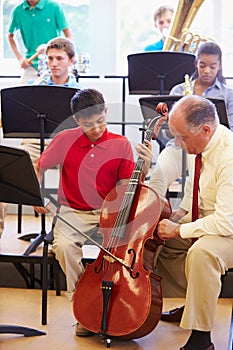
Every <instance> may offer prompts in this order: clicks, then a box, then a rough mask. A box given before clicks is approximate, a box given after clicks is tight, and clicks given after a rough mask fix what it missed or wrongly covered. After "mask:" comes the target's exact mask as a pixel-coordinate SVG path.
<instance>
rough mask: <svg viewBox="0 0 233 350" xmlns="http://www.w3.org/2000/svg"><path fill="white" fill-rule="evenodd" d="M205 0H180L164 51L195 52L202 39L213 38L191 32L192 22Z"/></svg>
mask: <svg viewBox="0 0 233 350" xmlns="http://www.w3.org/2000/svg"><path fill="white" fill-rule="evenodd" d="M203 2H204V0H179V3H178V6H177V10H176V13H175V16H174V17H173V21H172V24H171V29H170V31H169V34H168V36H167V37H166V39H165V42H164V46H163V51H183V52H189V53H195V51H196V50H197V48H198V45H199V43H200V42H201V41H207V40H212V39H208V38H204V37H201V36H200V35H198V34H193V33H191V32H190V27H191V24H192V22H193V20H194V17H195V16H196V14H197V11H198V10H199V8H200V7H201V5H202V3H203Z"/></svg>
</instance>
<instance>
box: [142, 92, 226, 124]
mask: <svg viewBox="0 0 233 350" xmlns="http://www.w3.org/2000/svg"><path fill="white" fill-rule="evenodd" d="M182 97H183V95H177V96H174V95H162V96H161V95H157V96H149V97H141V98H139V103H140V106H141V111H142V116H143V119H144V121H145V122H146V121H147V120H150V119H152V118H154V117H155V116H156V115H157V113H156V112H155V108H156V106H157V105H158V103H159V102H165V103H166V104H167V106H168V109H169V110H170V109H171V107H172V105H173V104H174V103H175V102H176V101H178V100H179V99H180V98H182ZM206 98H207V99H208V100H210V101H211V102H213V103H214V105H215V107H216V109H217V113H218V116H219V120H220V123H221V124H223V125H225V126H226V127H227V128H228V129H230V126H229V121H228V118H227V111H226V105H225V101H224V100H223V99H221V98H212V97H206Z"/></svg>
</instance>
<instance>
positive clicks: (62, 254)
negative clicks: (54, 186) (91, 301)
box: [52, 206, 100, 300]
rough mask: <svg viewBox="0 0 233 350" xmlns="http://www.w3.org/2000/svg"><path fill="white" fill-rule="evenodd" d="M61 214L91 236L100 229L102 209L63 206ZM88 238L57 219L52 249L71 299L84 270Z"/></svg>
mask: <svg viewBox="0 0 233 350" xmlns="http://www.w3.org/2000/svg"><path fill="white" fill-rule="evenodd" d="M59 215H60V216H61V217H62V218H63V219H64V220H66V221H67V222H68V223H70V224H71V225H73V226H74V227H76V228H77V229H78V230H79V231H81V232H84V233H85V234H87V235H88V236H89V237H91V236H92V235H93V234H94V233H96V232H97V230H98V227H99V220H100V210H91V211H82V210H75V209H72V208H69V207H66V206H62V207H61V210H60V214H59ZM86 240H87V239H86V238H85V237H84V236H82V235H81V234H80V233H77V232H76V231H75V230H74V229H72V228H70V227H69V226H68V225H67V224H66V223H64V222H63V221H61V220H59V219H58V220H57V223H56V225H55V229H54V242H53V245H52V249H53V252H54V253H55V255H56V259H57V260H58V261H59V263H60V265H61V268H62V270H63V272H64V273H65V275H66V284H67V292H68V294H69V295H70V297H69V299H70V300H71V299H72V295H73V292H74V290H75V287H76V283H77V281H78V279H79V278H80V276H81V275H82V273H83V271H84V267H83V264H82V257H83V253H82V246H83V244H84V243H85V242H86Z"/></svg>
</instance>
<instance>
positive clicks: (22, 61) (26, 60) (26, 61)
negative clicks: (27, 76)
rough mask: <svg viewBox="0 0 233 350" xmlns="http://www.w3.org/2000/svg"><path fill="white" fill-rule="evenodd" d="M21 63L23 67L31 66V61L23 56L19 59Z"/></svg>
mask: <svg viewBox="0 0 233 350" xmlns="http://www.w3.org/2000/svg"><path fill="white" fill-rule="evenodd" d="M19 63H20V67H21V68H24V69H25V68H28V67H30V66H31V63H30V62H29V61H28V59H27V58H25V57H23V58H21V59H20V60H19Z"/></svg>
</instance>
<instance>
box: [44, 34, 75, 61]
mask: <svg viewBox="0 0 233 350" xmlns="http://www.w3.org/2000/svg"><path fill="white" fill-rule="evenodd" d="M49 49H58V50H63V51H65V52H66V53H67V55H68V57H69V58H73V57H74V56H75V47H74V44H73V43H72V41H71V40H69V39H68V38H63V37H57V38H54V39H52V40H50V41H49V42H48V44H47V47H46V54H48V50H49Z"/></svg>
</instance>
